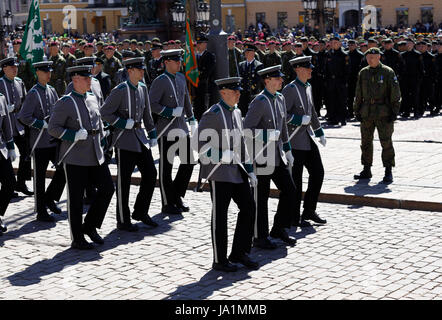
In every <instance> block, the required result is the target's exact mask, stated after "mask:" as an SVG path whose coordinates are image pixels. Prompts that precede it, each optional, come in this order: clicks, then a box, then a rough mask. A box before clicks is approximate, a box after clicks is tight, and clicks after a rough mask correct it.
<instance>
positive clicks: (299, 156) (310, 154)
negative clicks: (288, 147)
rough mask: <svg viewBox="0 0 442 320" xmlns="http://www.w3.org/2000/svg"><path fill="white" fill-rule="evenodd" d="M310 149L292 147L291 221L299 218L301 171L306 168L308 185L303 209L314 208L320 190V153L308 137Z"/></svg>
mask: <svg viewBox="0 0 442 320" xmlns="http://www.w3.org/2000/svg"><path fill="white" fill-rule="evenodd" d="M310 146H311V149H310V150H294V149H292V154H293V157H294V158H295V161H294V163H293V168H292V178H293V181H294V182H295V186H296V192H295V198H294V201H293V202H292V207H291V208H292V209H291V212H293V215H292V218H293V220H292V222H298V221H299V218H300V212H301V211H300V210H301V199H302V171H303V169H304V167H306V168H307V171H308V174H309V177H308V186H307V191H306V192H305V194H304V205H303V207H304V209H311V210H316V205H317V203H318V197H319V193H320V192H321V187H322V182H323V181H324V166H323V165H322V160H321V154H320V153H319V150H318V147H317V146H316V143H315V142H314V141H312V139H311V138H310Z"/></svg>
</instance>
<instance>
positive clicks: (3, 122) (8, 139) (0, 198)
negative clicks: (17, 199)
mask: <svg viewBox="0 0 442 320" xmlns="http://www.w3.org/2000/svg"><path fill="white" fill-rule="evenodd" d="M7 112H8V111H7V104H6V97H5V96H4V95H3V94H1V93H0V184H1V189H0V235H1V234H2V233H3V232H6V226H4V225H3V222H2V220H1V217H3V216H4V215H5V212H6V209H7V208H8V205H9V202H10V201H11V199H12V197H13V194H14V183H15V177H14V170H13V169H12V164H11V160H10V159H8V158H9V156H8V150H14V141H13V138H12V134H11V132H12V131H11V124H10V122H9V119H8V114H7Z"/></svg>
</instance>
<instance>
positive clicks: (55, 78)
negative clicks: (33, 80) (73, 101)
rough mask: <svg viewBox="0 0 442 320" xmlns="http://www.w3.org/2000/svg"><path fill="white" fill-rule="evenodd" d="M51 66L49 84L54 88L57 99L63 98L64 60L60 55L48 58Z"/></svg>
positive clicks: (64, 82) (64, 80) (64, 83)
mask: <svg viewBox="0 0 442 320" xmlns="http://www.w3.org/2000/svg"><path fill="white" fill-rule="evenodd" d="M49 60H50V61H52V62H53V64H52V69H53V70H54V71H52V73H51V80H50V81H49V84H50V85H51V86H53V87H54V88H55V91H57V94H58V96H59V97H61V96H63V95H64V93H65V91H66V60H65V59H64V58H63V57H62V55H61V54H57V55H56V56H52V57H50V58H49Z"/></svg>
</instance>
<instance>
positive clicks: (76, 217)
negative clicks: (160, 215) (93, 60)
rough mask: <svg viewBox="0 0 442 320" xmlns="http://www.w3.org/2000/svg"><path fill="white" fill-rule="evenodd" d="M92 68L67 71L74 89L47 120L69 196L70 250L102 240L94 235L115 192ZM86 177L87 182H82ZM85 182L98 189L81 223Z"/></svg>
mask: <svg viewBox="0 0 442 320" xmlns="http://www.w3.org/2000/svg"><path fill="white" fill-rule="evenodd" d="M91 69H92V66H74V67H71V68H69V69H68V70H67V71H68V72H69V73H70V76H71V79H72V81H73V83H74V89H73V90H72V92H71V93H70V94H68V95H66V96H63V97H62V98H61V99H59V100H58V101H57V103H56V104H55V107H54V110H53V113H52V116H51V118H50V120H49V124H48V131H49V134H50V135H52V136H53V137H55V138H57V139H61V145H60V153H59V158H58V163H59V164H60V163H63V168H64V172H65V175H66V183H67V187H68V188H67V195H68V217H69V224H70V229H71V239H72V245H71V246H72V248H76V249H80V250H87V249H92V248H93V245H92V244H91V243H89V242H87V241H86V239H85V238H84V234H87V235H88V236H89V238H90V239H91V240H92V241H93V242H95V243H98V244H102V243H103V242H104V241H103V239H102V238H101V237H100V235H99V234H98V233H97V230H96V229H97V228H100V227H101V224H102V222H103V219H104V216H105V214H106V211H107V208H108V206H109V203H110V201H111V199H112V195H113V193H114V191H115V190H114V184H113V182H112V177H111V174H110V171H109V168H108V166H107V164H106V163H105V162H104V153H103V143H104V142H105V139H104V137H105V135H104V129H103V122H102V120H101V115H100V110H99V107H98V103H97V99H96V98H95V96H94V94H93V93H91V92H89V90H90V87H91V79H90V78H91V77H92V74H91ZM85 177H88V179H85ZM88 181H92V182H93V184H94V185H95V186H96V187H97V189H98V191H97V199H96V201H94V202H93V203H92V205H91V206H90V207H89V210H88V212H87V215H86V217H85V219H84V223H83V224H82V215H83V196H84V190H85V188H86V185H87V183H88Z"/></svg>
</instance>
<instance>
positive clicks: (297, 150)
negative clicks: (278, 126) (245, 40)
mask: <svg viewBox="0 0 442 320" xmlns="http://www.w3.org/2000/svg"><path fill="white" fill-rule="evenodd" d="M311 60H312V58H311V56H306V57H298V58H295V59H292V60H290V63H291V65H292V66H293V68H294V69H295V72H296V75H297V78H296V80H294V81H292V82H291V83H289V84H288V85H287V86H285V87H284V89H283V90H282V94H283V95H284V98H285V103H286V107H287V120H288V122H287V127H288V133H289V135H290V136H293V137H292V138H291V139H290V144H291V146H292V154H293V158H294V163H293V168H292V178H293V181H294V183H295V186H296V196H295V199H294V201H293V202H292V206H293V207H294V216H293V219H292V225H294V226H305V224H304V223H303V222H304V221H305V220H312V221H314V222H316V223H321V224H323V223H326V222H327V221H326V220H323V219H321V218H320V217H319V215H318V214H317V213H316V205H317V203H318V197H319V193H320V192H321V187H322V182H323V180H324V167H323V165H322V160H321V155H320V153H319V150H318V147H317V146H316V143H315V142H314V141H313V140H312V138H311V135H313V133H314V134H315V137H318V138H320V143H321V144H322V145H323V146H325V144H326V139H325V135H324V131H323V130H322V127H321V124H320V122H319V119H318V115H317V114H316V110H315V106H314V105H313V99H312V98H313V97H312V96H313V92H312V86H311V85H310V83H309V82H308V79H310V78H311V77H312V69H313V68H314V66H313V65H312V63H311ZM304 167H306V168H307V171H308V173H309V180H308V186H307V191H306V192H305V196H304V205H303V207H304V210H303V213H302V218H301V214H300V213H301V198H302V171H303V168H304Z"/></svg>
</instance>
